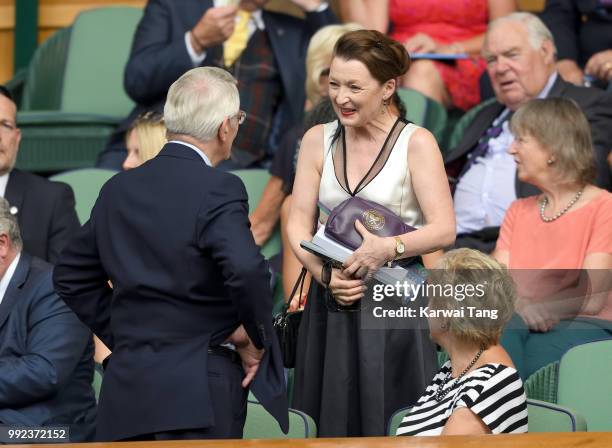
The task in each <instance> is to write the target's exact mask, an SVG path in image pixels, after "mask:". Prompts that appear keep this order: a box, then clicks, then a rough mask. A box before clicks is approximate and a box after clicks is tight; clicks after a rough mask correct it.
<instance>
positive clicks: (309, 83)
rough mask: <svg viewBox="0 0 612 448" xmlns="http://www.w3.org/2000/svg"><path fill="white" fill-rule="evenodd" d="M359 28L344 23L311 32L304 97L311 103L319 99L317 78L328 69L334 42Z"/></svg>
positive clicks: (355, 25)
mask: <svg viewBox="0 0 612 448" xmlns="http://www.w3.org/2000/svg"><path fill="white" fill-rule="evenodd" d="M361 29H363V27H362V26H361V25H359V24H358V23H344V24H341V25H327V26H324V27H323V28H321V29H320V30H319V31H317V32H316V33H314V34H313V36H312V38H311V39H310V43H309V44H308V51H307V52H306V98H308V101H310V103H311V104H312V105H316V104H317V103H318V102H319V101H321V95H320V94H319V79H320V78H321V75H323V73H324V72H325V71H326V70H329V66H330V64H331V60H332V55H333V53H334V46H335V45H336V42H337V41H338V39H340V37H341V36H342V35H344V34H346V33H348V32H350V31H356V30H361Z"/></svg>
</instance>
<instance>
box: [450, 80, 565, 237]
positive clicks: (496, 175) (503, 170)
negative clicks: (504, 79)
mask: <svg viewBox="0 0 612 448" xmlns="http://www.w3.org/2000/svg"><path fill="white" fill-rule="evenodd" d="M557 76H558V75H557V72H554V73H553V74H552V75H550V77H549V78H548V81H547V82H546V85H545V86H544V88H543V89H542V91H541V92H540V94H539V95H538V98H546V97H547V96H548V94H549V92H550V89H552V86H553V85H554V84H555V81H557ZM509 113H510V109H508V108H505V109H504V110H503V111H502V112H501V113H500V114H499V116H498V117H497V118H496V119H495V120H494V121H493V123H492V124H497V123H499V122H501V121H502V120H503V119H504V118H505V117H506V116H507V115H508V114H509ZM509 125H510V123H509V122H508V120H506V121H505V122H504V123H503V125H502V131H501V133H500V134H499V135H498V136H497V137H495V138H492V139H490V140H489V141H488V145H489V150H488V151H487V153H486V154H485V155H484V156H483V157H481V158H479V159H478V163H474V164H472V166H470V168H469V169H468V171H467V172H466V173H465V174H464V175H463V176H462V177H461V179H460V180H459V183H457V188H456V190H455V195H454V198H453V199H454V203H455V216H456V218H457V234H462V233H473V232H477V231H479V230H482V229H483V228H485V227H500V226H501V224H502V221H503V220H504V215H505V214H506V210H507V209H508V207H509V206H510V204H511V203H512V202H513V201H514V200H515V199H516V189H515V187H514V183H515V177H516V162H515V161H514V157H512V156H511V155H510V154H508V148H510V145H511V144H512V142H513V141H514V137H513V135H512V132H510V126H509Z"/></svg>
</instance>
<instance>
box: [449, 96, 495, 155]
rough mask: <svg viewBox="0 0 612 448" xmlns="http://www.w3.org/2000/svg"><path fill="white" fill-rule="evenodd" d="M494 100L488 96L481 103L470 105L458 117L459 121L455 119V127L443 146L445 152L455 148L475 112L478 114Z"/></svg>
mask: <svg viewBox="0 0 612 448" xmlns="http://www.w3.org/2000/svg"><path fill="white" fill-rule="evenodd" d="M495 101H497V100H496V99H495V98H489V99H488V100H486V101H483V102H482V103H480V104H477V105H476V106H474V107H472V108H471V109H470V110H468V111H467V112H466V113H465V114H463V116H462V117H461V118H460V119H459V121H457V124H455V128H454V129H453V130H452V132H451V133H450V135H449V137H448V141H447V143H446V148H444V151H445V152H450V151H452V150H453V149H454V148H455V146H457V145H458V144H459V141H460V140H461V137H463V133H464V132H465V130H466V128H467V127H468V126H469V125H470V123H471V122H472V120H474V117H475V116H476V114H478V112H480V110H481V109H482V108H484V107H486V106H488V105H489V104H492V103H493V102H495Z"/></svg>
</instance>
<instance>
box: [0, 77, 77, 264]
mask: <svg viewBox="0 0 612 448" xmlns="http://www.w3.org/2000/svg"><path fill="white" fill-rule="evenodd" d="M16 120H17V106H16V105H15V103H14V102H13V99H12V98H11V95H10V93H9V92H8V90H7V89H6V88H4V87H3V86H0V196H2V197H5V198H6V199H7V200H8V201H9V203H10V204H11V209H10V210H11V213H13V214H14V215H16V216H17V220H18V221H19V227H20V228H21V235H22V240H23V245H24V248H25V250H26V252H28V253H29V254H31V255H34V256H35V257H38V258H42V259H43V260H46V261H48V262H50V263H55V262H56V261H57V259H58V258H59V254H60V251H61V250H62V249H63V247H64V245H65V244H66V242H67V241H68V238H69V237H70V236H71V235H72V233H73V232H74V231H75V230H76V229H78V228H79V219H78V217H77V214H76V211H75V209H74V194H73V192H72V189H71V188H70V186H69V185H66V184H64V183H62V182H51V181H48V180H47V179H44V178H42V177H40V176H36V175H34V174H31V173H26V172H24V171H21V170H18V169H17V168H14V166H15V161H16V160H17V152H18V151H19V142H20V140H21V133H20V131H19V128H18V127H17V121H16Z"/></svg>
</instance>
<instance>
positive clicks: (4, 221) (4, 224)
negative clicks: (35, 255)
mask: <svg viewBox="0 0 612 448" xmlns="http://www.w3.org/2000/svg"><path fill="white" fill-rule="evenodd" d="M0 233H6V234H7V235H8V237H9V240H11V243H12V245H13V247H14V248H15V250H17V251H20V250H21V249H23V241H22V240H21V233H20V232H19V224H18V223H17V217H15V215H13V214H12V213H11V205H10V204H9V202H8V201H7V200H6V199H4V198H0Z"/></svg>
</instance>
